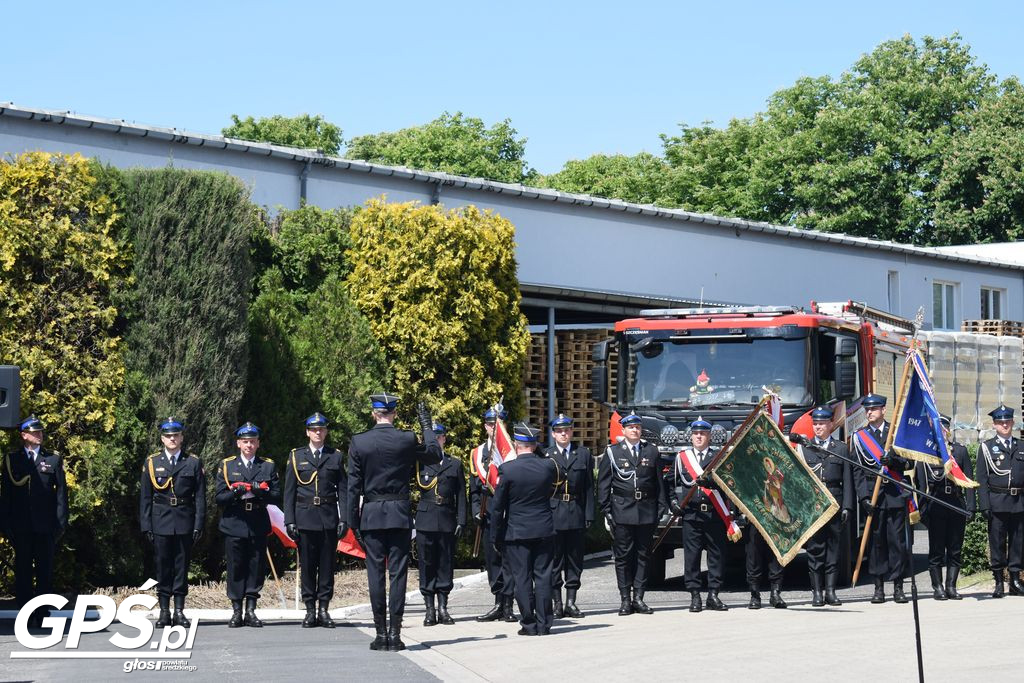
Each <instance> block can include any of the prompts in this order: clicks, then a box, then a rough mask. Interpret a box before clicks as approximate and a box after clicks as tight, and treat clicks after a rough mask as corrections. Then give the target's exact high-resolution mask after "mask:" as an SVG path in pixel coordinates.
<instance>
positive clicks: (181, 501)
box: [153, 493, 196, 508]
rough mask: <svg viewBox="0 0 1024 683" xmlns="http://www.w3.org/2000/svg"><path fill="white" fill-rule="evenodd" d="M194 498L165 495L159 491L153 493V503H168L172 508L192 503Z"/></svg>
mask: <svg viewBox="0 0 1024 683" xmlns="http://www.w3.org/2000/svg"><path fill="white" fill-rule="evenodd" d="M195 500H196V499H195V497H194V496H165V495H163V494H159V493H154V494H153V502H154V503H159V504H160V505H170V506H171V507H172V508H173V507H178V506H179V505H192V504H193V503H195Z"/></svg>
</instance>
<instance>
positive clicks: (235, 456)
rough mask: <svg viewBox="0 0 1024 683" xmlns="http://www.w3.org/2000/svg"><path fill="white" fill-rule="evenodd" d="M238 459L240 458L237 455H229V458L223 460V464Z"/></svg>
mask: <svg viewBox="0 0 1024 683" xmlns="http://www.w3.org/2000/svg"><path fill="white" fill-rule="evenodd" d="M237 457H238V456H237V455H229V456H228V457H226V458H224V459H223V460H221V462H227V461H228V460H234V459H235V458H237Z"/></svg>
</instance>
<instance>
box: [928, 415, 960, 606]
mask: <svg viewBox="0 0 1024 683" xmlns="http://www.w3.org/2000/svg"><path fill="white" fill-rule="evenodd" d="M939 423H940V425H941V427H942V430H943V432H945V437H946V443H947V444H949V455H950V457H952V458H953V460H954V461H956V464H957V465H959V466H960V469H961V470H963V473H964V475H965V476H966V477H967V478H968V479H973V478H974V468H973V467H971V458H970V456H969V455H968V454H967V449H966V448H964V447H963V446H962V445H960V444H958V443H953V441H952V432H951V430H950V428H949V427H950V421H949V418H948V417H946V416H945V415H942V416H940V417H939ZM916 467H917V482H918V486H920V487H922V488H924V489H925V490H926V491H927V492H928V493H930V494H931V495H933V496H935V497H936V498H938V499H939V500H942V501H945V502H946V503H949V504H950V505H953V506H954V507H958V508H962V509H964V510H966V511H967V512H969V513H971V514H972V515H973V514H974V490H973V489H968V488H964V487H962V486H960V485H958V484H955V483H953V482H952V481H950V480H949V478H947V477H946V469H945V467H943V466H942V465H928V464H926V463H923V462H919V463H917V465H916ZM921 519H922V521H924V523H925V524H926V525H927V526H928V573H929V574H930V575H931V579H932V597H934V598H935V599H936V600H947V599H948V600H960V599H961V598H960V594H959V593H958V592H957V590H956V580H957V577H958V576H959V575H960V566H961V564H962V562H961V551H962V550H963V547H964V531H965V529H966V528H967V518H966V517H964V516H963V515H961V514H959V513H957V512H953V511H952V510H949V509H947V508H945V507H943V506H941V505H935V504H933V503H932V501H930V500H928V499H927V498H925V499H923V500H922V501H921ZM943 565H945V567H946V585H945V586H943V585H942V567H943Z"/></svg>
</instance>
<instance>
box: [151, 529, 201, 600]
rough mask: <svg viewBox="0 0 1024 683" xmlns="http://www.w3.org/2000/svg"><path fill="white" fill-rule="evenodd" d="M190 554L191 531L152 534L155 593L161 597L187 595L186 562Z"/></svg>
mask: <svg viewBox="0 0 1024 683" xmlns="http://www.w3.org/2000/svg"><path fill="white" fill-rule="evenodd" d="M191 554H192V533H191V532H189V533H187V534H154V535H153V555H154V557H155V560H156V581H157V584H156V594H157V595H159V596H161V597H169V596H172V595H179V596H185V595H188V562H189V557H190V556H191Z"/></svg>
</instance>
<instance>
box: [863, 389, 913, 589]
mask: <svg viewBox="0 0 1024 683" xmlns="http://www.w3.org/2000/svg"><path fill="white" fill-rule="evenodd" d="M885 403H886V400H885V397H884V396H879V395H877V394H868V395H867V396H865V397H864V400H863V401H862V402H861V405H862V406H864V410H865V412H866V413H867V420H868V425H867V426H866V427H864V429H863V430H862V431H865V432H866V433H867V435H869V436H870V437H871V438H872V439H873V440H874V442H875V443H877V444H878V446H879V447H880V448H881V449H884V448H885V441H886V439H887V438H888V435H889V427H890V425H889V423H888V422H886V421H885ZM853 443H854V447H855V449H856V451H857V454H858V457H859V458H860V459H861V462H862V463H864V464H865V465H867V466H869V467H873V468H875V469H876V470H877V469H878V462H877V461H876V460H875V459H874V458H873V457H872V456H871V455H870V454H869V453H867V452H865V450H864V447H863V446H862V445H861V442H860V440H859V439H857V438H854V440H853ZM881 458H882V459H881V464H882V465H885V466H886V467H888V468H889V470H890V472H892V473H893V474H894V475H897V476H902V475H903V474H904V473H905V472H906V471H907V470H909V469H911V466H912V464H913V463H911V462H910V461H908V460H906V459H905V458H901V457H899V456H898V455H896V454H895V453H894V452H892V451H891V450H890V451H887V452H885V453H883V454H882V456H881ZM853 476H854V480H855V481H856V486H857V496H858V498H859V499H860V504H861V509H862V511H863V512H864V514H865V515H867V514H868V513H870V512H874V521H873V522H872V523H873V524H874V527H873V528H872V529H871V550H870V553H871V556H870V559H869V562H868V571H870V572H871V573H872V574H873V575H874V577H875V593H874V595H873V596H872V597H871V602H872V604H875V605H879V604H881V603H883V602H885V581H886V579H888V580H890V581H892V582H893V589H892V599H893V602H899V603H904V602H907V596H906V594H905V593H904V592H903V579H904V577H905V576H906V572H907V542H906V532H907V524H908V523H909V520H908V519H907V502H908V501H909V500H910V494H909V493H907V492H906V490H905V489H904V488H903V487H901V486H898V485H896V484H894V483H892V482H889V481H885V480H883V481H882V486H881V489H880V490H879V492H878V501H877V505H876V508H875V510H872V509H871V495H872V492H873V491H874V487H875V476H874V475H873V474H871V472H868V471H867V470H863V469H861V468H860V467H858V468H857V471H856V472H854V474H853Z"/></svg>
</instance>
